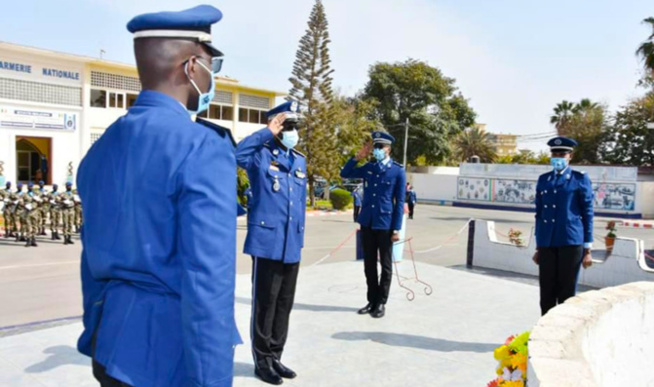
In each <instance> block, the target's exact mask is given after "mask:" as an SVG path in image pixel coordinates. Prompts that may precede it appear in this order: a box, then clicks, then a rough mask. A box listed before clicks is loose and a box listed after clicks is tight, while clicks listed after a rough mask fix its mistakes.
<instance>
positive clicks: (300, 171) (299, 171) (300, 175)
mask: <svg viewBox="0 0 654 387" xmlns="http://www.w3.org/2000/svg"><path fill="white" fill-rule="evenodd" d="M295 176H296V177H299V178H300V179H304V178H305V177H306V175H305V174H304V172H302V170H301V169H298V170H297V171H295Z"/></svg>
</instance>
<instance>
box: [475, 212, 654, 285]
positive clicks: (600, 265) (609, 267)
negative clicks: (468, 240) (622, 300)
mask: <svg viewBox="0 0 654 387" xmlns="http://www.w3.org/2000/svg"><path fill="white" fill-rule="evenodd" d="M475 222H476V224H475V244H474V251H473V254H474V259H473V265H474V266H478V267H486V268H489V269H497V270H504V271H510V272H514V273H520V274H528V275H532V276H538V266H537V265H536V264H535V263H534V262H533V260H532V257H533V256H534V252H535V251H536V241H535V238H534V237H533V230H532V232H531V233H530V234H529V235H530V239H529V240H528V241H527V240H525V244H526V245H527V246H525V247H517V246H515V245H514V244H511V243H505V242H498V241H497V235H496V233H495V222H491V221H485V220H479V219H477V220H476V221H475ZM525 239H526V238H525ZM644 251H645V249H644V242H643V241H641V240H637V239H632V238H620V237H619V238H617V239H616V241H615V246H614V247H613V253H612V254H611V255H610V256H609V257H608V258H606V257H605V253H604V250H596V251H595V252H594V253H593V255H594V257H593V258H594V263H593V266H591V267H590V268H588V269H582V270H581V273H580V275H579V283H580V284H582V285H587V286H592V287H596V288H603V287H607V286H616V285H622V284H626V283H629V282H634V281H654V270H653V269H650V268H649V267H648V266H647V263H646V262H645V259H646V258H645V255H644Z"/></svg>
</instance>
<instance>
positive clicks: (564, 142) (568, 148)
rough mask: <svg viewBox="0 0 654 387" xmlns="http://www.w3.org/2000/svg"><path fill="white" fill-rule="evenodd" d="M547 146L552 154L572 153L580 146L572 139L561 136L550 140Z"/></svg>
mask: <svg viewBox="0 0 654 387" xmlns="http://www.w3.org/2000/svg"><path fill="white" fill-rule="evenodd" d="M547 145H548V146H549V147H550V151H551V152H572V151H573V150H574V148H575V147H576V146H577V145H579V144H578V143H577V141H575V140H573V139H571V138H567V137H563V136H559V137H554V138H553V139H551V140H549V141H548V142H547Z"/></svg>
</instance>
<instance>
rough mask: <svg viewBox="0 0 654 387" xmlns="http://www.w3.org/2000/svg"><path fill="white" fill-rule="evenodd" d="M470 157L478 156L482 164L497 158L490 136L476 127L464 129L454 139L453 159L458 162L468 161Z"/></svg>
mask: <svg viewBox="0 0 654 387" xmlns="http://www.w3.org/2000/svg"><path fill="white" fill-rule="evenodd" d="M472 156H479V158H480V161H481V162H482V163H492V162H493V161H494V160H495V158H496V157H497V153H496V151H495V146H494V145H493V142H492V141H491V140H490V136H489V135H488V133H486V132H485V131H483V130H481V129H479V128H478V127H472V128H469V129H466V130H464V131H462V132H461V133H459V134H458V135H457V136H456V137H455V139H454V157H455V158H456V159H457V160H458V161H468V160H469V159H470V158H471V157H472Z"/></svg>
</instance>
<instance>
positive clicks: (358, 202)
mask: <svg viewBox="0 0 654 387" xmlns="http://www.w3.org/2000/svg"><path fill="white" fill-rule="evenodd" d="M350 195H352V199H353V203H352V204H354V205H355V206H357V207H361V195H359V191H358V190H356V189H355V190H354V191H352V193H351V194H350Z"/></svg>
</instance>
